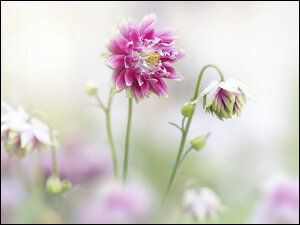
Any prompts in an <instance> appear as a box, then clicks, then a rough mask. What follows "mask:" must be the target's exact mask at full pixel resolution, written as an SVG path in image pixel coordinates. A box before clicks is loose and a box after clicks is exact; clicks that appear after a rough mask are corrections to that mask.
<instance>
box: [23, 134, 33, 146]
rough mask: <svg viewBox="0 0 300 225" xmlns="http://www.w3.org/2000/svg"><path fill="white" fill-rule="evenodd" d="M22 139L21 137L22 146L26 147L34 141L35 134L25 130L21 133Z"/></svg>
mask: <svg viewBox="0 0 300 225" xmlns="http://www.w3.org/2000/svg"><path fill="white" fill-rule="evenodd" d="M20 139H21V148H25V147H26V146H27V145H29V144H30V142H32V141H33V139H34V135H33V133H32V132H30V131H25V132H22V133H21V134H20Z"/></svg>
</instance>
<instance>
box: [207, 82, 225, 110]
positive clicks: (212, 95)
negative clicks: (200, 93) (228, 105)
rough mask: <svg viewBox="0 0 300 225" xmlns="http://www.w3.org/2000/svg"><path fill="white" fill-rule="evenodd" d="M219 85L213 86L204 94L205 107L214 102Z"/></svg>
mask: <svg viewBox="0 0 300 225" xmlns="http://www.w3.org/2000/svg"><path fill="white" fill-rule="evenodd" d="M220 89H221V88H220V87H219V86H216V87H213V88H212V89H211V90H210V91H209V92H208V93H207V94H206V104H205V108H207V107H210V106H211V105H212V103H213V102H214V100H215V98H216V96H217V95H218V93H219V91H220Z"/></svg>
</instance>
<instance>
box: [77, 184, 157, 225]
mask: <svg viewBox="0 0 300 225" xmlns="http://www.w3.org/2000/svg"><path fill="white" fill-rule="evenodd" d="M156 203H157V199H155V193H154V192H153V190H151V188H150V186H149V185H146V184H145V183H143V182H141V181H140V180H134V181H129V182H128V183H127V184H126V185H124V184H121V183H118V182H113V181H106V182H105V184H104V185H102V187H100V190H99V192H98V193H97V194H96V195H94V199H93V201H92V202H89V203H87V204H86V205H85V206H84V209H83V212H81V213H83V217H82V214H81V216H80V217H81V218H80V219H81V222H82V223H93V224H95V223H96V224H99V223H100V224H107V223H108V224H111V223H113V224H115V223H129V224H132V223H145V222H147V221H148V220H149V219H150V216H151V215H153V212H154V210H155V206H156V207H157V205H156Z"/></svg>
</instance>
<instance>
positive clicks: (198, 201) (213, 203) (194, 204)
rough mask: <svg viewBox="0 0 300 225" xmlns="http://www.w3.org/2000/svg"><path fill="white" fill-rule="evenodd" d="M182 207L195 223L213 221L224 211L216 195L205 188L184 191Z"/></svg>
mask: <svg viewBox="0 0 300 225" xmlns="http://www.w3.org/2000/svg"><path fill="white" fill-rule="evenodd" d="M183 207H184V209H185V211H186V213H187V214H188V215H190V216H191V217H192V218H193V219H194V220H197V221H205V220H207V219H214V218H216V217H217V213H218V212H222V211H224V209H225V208H224V206H223V204H222V203H221V200H220V199H219V197H218V196H217V194H216V193H215V192H214V191H213V190H211V189H209V188H207V187H198V188H190V189H188V190H186V191H185V192H184V194H183Z"/></svg>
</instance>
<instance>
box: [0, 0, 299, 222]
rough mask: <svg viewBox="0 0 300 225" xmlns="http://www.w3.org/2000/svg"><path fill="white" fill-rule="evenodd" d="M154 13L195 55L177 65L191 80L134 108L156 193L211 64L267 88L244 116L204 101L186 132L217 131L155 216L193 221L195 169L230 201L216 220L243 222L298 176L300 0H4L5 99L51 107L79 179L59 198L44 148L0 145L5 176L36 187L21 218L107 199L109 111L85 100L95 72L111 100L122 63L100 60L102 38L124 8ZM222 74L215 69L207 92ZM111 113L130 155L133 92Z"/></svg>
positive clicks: (68, 213) (140, 158)
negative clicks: (48, 185)
mask: <svg viewBox="0 0 300 225" xmlns="http://www.w3.org/2000/svg"><path fill="white" fill-rule="evenodd" d="M150 13H155V14H156V15H157V17H158V18H159V20H158V22H157V24H156V27H157V29H160V28H163V27H165V26H166V25H167V26H170V27H177V34H178V35H179V37H180V38H179V39H178V40H177V42H176V45H178V46H180V47H182V48H184V50H185V54H186V57H184V58H183V59H182V60H180V61H178V62H177V63H176V64H174V68H175V69H176V71H180V72H181V74H182V75H183V76H184V77H185V80H184V81H182V82H172V81H170V82H168V81H167V86H168V95H169V96H170V98H159V97H156V96H153V98H152V99H151V101H145V102H143V101H142V102H140V103H139V104H138V105H135V107H134V108H133V115H134V117H135V119H134V122H133V124H132V134H131V137H132V140H131V157H130V162H129V163H130V167H129V171H128V172H129V173H128V174H129V178H130V176H135V175H136V174H138V175H139V176H141V177H142V178H143V179H146V180H147V182H148V183H149V184H151V186H153V189H154V192H155V193H158V196H161V195H162V194H163V192H164V191H165V186H166V183H167V179H168V178H169V175H170V171H171V169H172V167H171V161H172V160H173V159H174V158H175V157H176V151H177V148H178V144H179V138H180V133H179V132H178V130H177V129H174V127H172V126H170V125H169V124H168V122H169V121H171V122H179V121H181V118H182V115H181V113H180V110H181V106H182V105H183V104H184V103H185V102H187V101H188V100H189V99H190V98H191V97H192V95H193V92H194V88H195V82H196V80H197V76H198V73H199V72H200V70H201V68H202V67H203V66H204V65H206V64H208V63H213V64H215V65H217V66H218V67H219V68H220V69H221V70H222V72H223V73H224V76H225V77H227V78H228V77H233V78H235V79H236V80H238V81H240V82H242V83H244V84H246V85H247V86H249V87H251V88H253V89H256V90H259V92H258V93H254V94H253V95H254V98H255V99H256V103H252V102H249V104H248V105H247V107H244V108H243V112H242V114H243V116H242V117H241V118H239V117H233V118H232V119H230V120H226V121H223V122H222V121H220V120H218V119H217V118H215V117H211V116H210V115H207V114H205V112H204V110H203V109H202V107H201V104H202V102H199V103H198V104H197V107H196V109H195V110H196V112H195V116H194V118H193V123H192V126H191V129H190V132H189V135H188V136H189V137H187V138H188V140H189V139H190V138H191V136H192V135H193V134H195V133H197V132H203V133H208V132H211V135H210V137H209V141H208V142H207V143H206V146H205V148H204V149H203V151H201V152H191V153H190V155H189V157H187V158H186V160H185V161H184V162H183V164H182V165H181V167H180V172H179V174H178V176H177V180H176V182H175V185H174V189H173V191H172V194H171V195H170V198H169V200H168V203H167V204H166V206H165V208H164V209H163V213H162V215H158V216H157V218H156V220H157V221H158V222H159V223H178V222H181V223H185V222H193V221H191V220H190V219H188V218H187V217H186V216H185V213H184V212H183V210H182V199H181V197H182V193H183V191H184V190H185V183H186V181H187V180H188V179H190V178H191V177H193V178H194V179H196V180H197V181H199V183H200V184H199V185H200V186H202V187H210V188H211V189H213V190H214V191H215V192H216V193H218V196H219V198H220V199H222V203H223V204H224V205H225V206H226V209H227V210H226V212H224V213H221V214H220V215H219V218H218V219H217V220H216V221H214V222H216V223H245V222H249V218H251V217H252V216H253V212H254V211H255V209H256V207H257V204H258V202H259V201H260V200H261V197H262V196H261V195H260V194H259V193H258V192H257V185H258V184H260V183H261V182H262V181H264V180H267V179H268V178H270V177H271V176H272V175H273V174H274V172H276V171H283V172H284V173H286V174H289V175H290V176H292V177H298V176H299V3H298V2H187V1H184V2H183V1H182V2H172V3H170V2H1V97H2V99H3V100H4V101H5V102H7V103H9V104H10V105H13V106H22V107H23V108H24V109H25V111H28V112H31V111H34V110H36V109H39V110H42V111H44V112H46V113H47V114H48V116H49V118H51V122H52V124H53V127H54V128H55V130H58V131H59V135H58V137H59V142H60V143H61V147H60V150H58V154H61V155H62V156H61V158H65V159H61V160H62V162H60V163H59V167H60V170H61V173H62V174H64V173H65V174H66V175H65V176H69V177H68V179H73V180H74V182H75V184H77V188H75V189H74V190H72V192H71V193H68V194H67V195H66V196H60V197H58V198H53V196H52V197H51V196H49V195H47V194H46V193H45V192H44V191H43V190H44V185H45V183H44V182H45V178H44V171H47V170H48V169H49V167H48V169H47V166H46V165H47V159H45V166H43V163H44V159H43V160H42V161H41V160H40V159H41V157H42V156H41V155H43V154H41V155H39V154H31V155H30V157H26V158H24V159H23V160H21V161H19V160H16V159H15V158H7V157H6V156H5V153H3V152H4V151H5V150H4V149H3V146H1V184H5V183H6V182H7V180H8V179H12V180H15V181H16V182H17V183H19V184H20V186H21V189H22V190H24V191H25V193H26V198H25V199H24V201H23V200H22V201H23V202H22V203H19V202H16V208H17V209H18V210H14V211H13V213H12V214H13V215H12V217H13V220H14V222H19V223H33V222H36V223H38V222H39V221H43V222H45V221H49V218H51V216H49V215H56V217H55V218H57V220H56V221H63V222H66V223H69V222H70V223H76V222H77V223H78V220H79V219H75V218H78V217H76V216H78V210H79V208H80V209H82V207H81V206H83V205H84V206H85V207H86V210H88V209H89V208H88V206H90V205H92V202H94V201H96V202H97V203H98V204H101V201H100V200H98V201H97V200H96V195H94V193H95V192H96V191H95V190H99V189H100V188H101V187H102V186H104V185H105V180H106V178H107V176H108V178H109V177H110V176H111V175H110V174H111V172H109V171H111V169H109V168H112V167H111V166H112V165H111V158H109V157H110V155H109V144H108V140H107V136H106V129H105V115H104V114H103V112H102V111H100V110H99V109H97V108H95V107H89V106H88V105H87V103H89V100H90V99H89V97H88V96H86V94H85V90H84V85H85V83H86V81H88V80H93V81H95V82H96V83H97V84H99V91H98V92H99V95H100V97H101V99H107V98H108V93H109V89H110V85H109V81H110V78H111V75H112V71H111V69H109V68H107V67H106V66H105V65H102V64H101V63H100V55H101V52H104V51H105V45H104V44H103V43H102V40H104V39H105V38H106V35H107V34H108V33H110V32H109V31H111V30H112V29H113V28H114V27H115V25H116V24H118V22H119V21H120V19H121V18H128V17H131V18H132V19H134V20H135V21H140V20H141V19H142V18H143V17H144V16H145V15H148V14H150ZM217 78H218V74H217V72H216V71H214V70H213V69H208V70H207V71H206V73H205V76H204V77H203V82H202V85H201V87H200V91H202V90H203V89H204V87H205V86H207V84H208V83H209V82H210V81H211V80H215V79H217ZM111 118H112V132H113V135H114V139H115V141H116V148H117V152H118V157H119V161H120V162H121V159H122V158H123V148H124V134H125V129H126V118H127V101H125V100H124V96H123V93H122V94H119V95H116V96H115V97H114V100H113V104H112V115H111ZM154 118H155V119H154ZM73 152H76V153H74V158H72V157H73V156H72V155H73ZM106 155H107V156H108V159H107V158H106ZM90 156H91V157H90ZM44 157H48V156H47V155H45V156H44ZM58 157H59V156H58ZM80 157H82V161H83V162H85V163H84V164H82V165H78V164H79V163H78V160H80V161H81V159H80ZM67 158H71V160H67ZM75 158H76V159H75ZM72 160H74V163H72V162H71V161H72ZM102 160H103V161H102ZM11 162H12V163H11ZM75 162H76V163H75ZM3 163H4V164H3ZM88 163H89V164H88ZM2 164H3V165H2ZM65 165H67V169H66V168H65ZM89 165H91V167H89ZM102 166H103V168H105V169H104V170H102V169H99V168H101V167H102ZM73 167H74V170H72V169H69V168H73ZM9 168H10V169H9ZM31 168H34V169H31ZM37 168H39V169H37ZM95 168H96V169H95ZM107 169H108V170H107ZM64 170H65V171H67V172H64ZM79 170H80V172H78V171H79ZM29 171H32V172H29ZM81 171H82V173H81ZM94 171H97V172H96V173H94ZM102 171H107V172H102ZM74 172H75V173H74ZM45 173H46V174H47V172H45ZM86 174H89V175H86ZM90 174H93V176H91V177H92V178H91V179H90V178H89V177H90ZM103 174H107V176H106V175H103ZM85 176H86V177H87V180H86V179H85ZM87 184H88V185H87ZM146 186H147V187H148V185H146ZM150 196H151V197H153V196H155V195H154V194H150ZM100 199H102V198H100ZM93 204H94V203H93ZM97 207H102V206H97ZM97 207H96V208H97ZM1 209H2V204H1ZM39 209H40V210H39ZM291 209H293V208H291ZM1 211H2V210H1ZM42 211H43V212H44V213H42ZM149 211H150V210H149ZM47 212H48V213H47ZM41 217H42V218H41ZM52 218H54V216H53V217H52ZM127 219H128V218H126V220H127Z"/></svg>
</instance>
